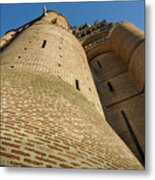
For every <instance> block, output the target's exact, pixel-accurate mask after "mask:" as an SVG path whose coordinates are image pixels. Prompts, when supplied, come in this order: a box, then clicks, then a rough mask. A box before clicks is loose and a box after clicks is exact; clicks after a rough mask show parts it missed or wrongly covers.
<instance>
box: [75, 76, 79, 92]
mask: <svg viewBox="0 0 155 180" xmlns="http://www.w3.org/2000/svg"><path fill="white" fill-rule="evenodd" d="M75 84H76V89H77V90H78V91H80V86H79V81H78V80H77V79H76V80H75Z"/></svg>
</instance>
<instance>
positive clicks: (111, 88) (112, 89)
mask: <svg viewBox="0 0 155 180" xmlns="http://www.w3.org/2000/svg"><path fill="white" fill-rule="evenodd" d="M107 85H108V88H109V90H110V91H111V92H113V91H114V88H113V86H112V84H111V83H110V82H107Z"/></svg>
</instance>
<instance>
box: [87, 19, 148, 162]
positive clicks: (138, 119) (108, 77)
mask: <svg viewBox="0 0 155 180" xmlns="http://www.w3.org/2000/svg"><path fill="white" fill-rule="evenodd" d="M92 44H93V43H92ZM144 47H145V41H144V32H143V31H142V30H140V29H138V28H137V27H135V26H134V25H132V24H131V23H129V22H123V23H120V24H118V25H117V26H115V27H114V28H113V29H112V30H111V32H110V38H109V40H107V41H105V42H103V43H102V44H100V45H96V46H91V48H90V49H88V50H86V53H87V57H88V61H89V64H90V67H91V71H92V74H93V77H94V79H95V83H96V87H97V90H98V93H99V96H100V100H101V103H102V106H103V109H104V112H105V115H106V120H107V121H108V122H109V124H110V125H111V126H112V127H113V129H114V130H115V131H116V132H117V133H118V135H119V136H120V137H121V138H122V139H123V140H124V142H125V143H126V144H127V145H128V147H130V149H131V150H132V151H133V153H134V154H135V155H136V156H137V157H138V159H139V160H140V161H141V162H142V163H143V164H144V151H145V150H144V149H145V148H144V146H145V145H144V139H145V137H144V131H145V130H144V129H145V128H144V124H145V123H144V117H145V114H144V112H145V110H144V83H145V82H144V74H145V70H144V64H145V63H144Z"/></svg>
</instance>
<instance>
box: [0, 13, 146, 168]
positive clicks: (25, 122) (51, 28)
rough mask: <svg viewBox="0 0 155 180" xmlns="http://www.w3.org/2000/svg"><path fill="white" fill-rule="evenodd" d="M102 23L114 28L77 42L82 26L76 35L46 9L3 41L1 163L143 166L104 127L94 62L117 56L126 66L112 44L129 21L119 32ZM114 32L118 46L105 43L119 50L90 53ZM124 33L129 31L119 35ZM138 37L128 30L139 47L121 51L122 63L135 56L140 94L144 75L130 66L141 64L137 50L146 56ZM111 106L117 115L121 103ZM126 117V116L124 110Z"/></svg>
mask: <svg viewBox="0 0 155 180" xmlns="http://www.w3.org/2000/svg"><path fill="white" fill-rule="evenodd" d="M104 23H105V22H104ZM104 26H105V27H107V26H108V27H109V32H108V31H107V32H104V31H102V30H101V32H99V33H97V34H96V35H92V34H91V32H90V34H91V35H90V34H89V33H88V37H86V36H85V35H84V36H83V37H82V38H81V37H80V38H76V37H75V36H77V34H79V32H81V31H83V29H81V30H79V29H77V28H74V30H73V29H71V28H70V26H69V24H68V21H67V19H66V18H65V17H64V16H63V15H61V14H59V13H57V12H54V11H47V12H44V14H43V15H42V16H40V17H39V18H37V19H35V20H33V21H31V22H29V23H27V24H25V25H24V26H22V27H20V28H18V29H17V30H12V31H9V32H8V33H6V34H5V35H4V37H2V39H1V43H2V47H1V88H2V89H1V146H0V155H1V166H24V167H25V166H28V167H58V168H59V167H63V168H100V169H143V166H142V165H141V163H140V162H139V161H138V160H137V158H136V157H135V156H134V154H133V153H132V152H131V150H130V149H129V148H128V147H127V146H126V145H125V143H124V142H123V141H122V140H121V139H120V137H119V136H118V135H117V134H116V132H115V131H114V130H113V129H112V128H111V127H110V125H109V124H108V123H107V121H106V119H105V116H104V113H103V107H102V106H103V104H102V103H100V100H99V97H98V93H97V90H96V86H97V87H99V85H100V82H99V80H100V77H102V76H100V75H99V76H98V73H97V72H96V71H95V73H94V69H93V68H94V67H95V65H93V62H95V61H97V62H98V60H96V59H95V58H98V57H99V56H97V53H98V52H99V51H100V54H101V56H102V55H103V56H104V57H105V58H106V57H107V58H108V60H109V61H110V59H112V57H113V56H114V57H116V60H117V61H118V64H119V63H120V65H121V62H120V57H117V55H116V54H117V51H119V48H118V49H117V48H116V49H115V47H118V46H119V45H118V44H117V45H115V38H117V33H119V28H122V31H123V30H124V29H123V28H124V24H123V25H118V26H117V27H115V29H114V30H113V25H107V24H106V25H104ZM84 29H86V28H84ZM106 29H107V28H106ZM87 30H91V27H89V28H87ZM73 31H74V32H73ZM111 31H112V35H111V36H112V37H113V38H112V39H113V40H114V43H113V41H111V40H110V41H109V40H108V42H107V44H110V46H111V45H113V46H111V47H112V48H113V49H114V50H115V53H114V52H113V53H108V52H109V51H108V52H107V51H106V53H105V54H103V51H105V50H107V49H106V48H107V47H105V48H104V47H103V46H105V43H101V44H102V45H101V47H100V48H97V49H96V50H95V47H96V46H94V48H93V49H92V50H91V42H95V41H96V40H98V39H100V40H102V39H103V38H104V37H105V34H106V33H107V34H106V39H108V38H109V35H110V32H111ZM117 31H118V32H117ZM135 31H136V30H135ZM123 32H124V31H123ZM125 33H126V30H125V32H124V34H123V33H122V35H124V36H125ZM135 33H136V32H135ZM99 36H100V38H99ZM133 36H134V35H133ZM92 38H93V41H92ZM122 38H123V37H122ZM135 38H136V37H135ZM136 40H137V41H136ZM136 40H135V39H134V38H133V37H132V33H131V41H130V42H131V44H132V41H133V42H135V44H134V45H137V46H136V47H137V49H136V50H134V52H133V51H132V53H133V55H132V56H130V53H129V54H128V51H127V52H126V54H125V53H123V52H122V51H124V50H122V51H121V50H120V51H119V53H120V52H121V53H122V55H123V56H125V57H124V60H125V61H123V62H124V63H126V58H127V59H131V60H130V61H131V64H130V65H129V71H131V72H132V73H133V74H134V75H135V79H136V81H137V83H138V84H139V85H140V86H139V88H140V89H141V90H142V89H143V79H141V78H140V77H141V73H138V74H137V71H136V69H134V68H133V66H135V63H136V62H139V58H140V57H139V56H138V55H137V54H138V52H139V51H142V49H141V48H142V43H140V42H139V39H138V38H137V39H136ZM120 41H121V39H120ZM120 41H118V43H120ZM126 43H127V42H126ZM136 43H137V44H136ZM120 44H121V43H120ZM82 45H83V46H82ZM138 45H139V46H138ZM87 46H89V47H88V48H86V47H87ZM106 46H108V45H106ZM83 47H84V48H83ZM122 48H123V47H122ZM133 48H134V49H135V47H133ZM103 49H104V50H103ZM119 53H118V54H119ZM86 55H87V56H86ZM129 56H130V58H129ZM87 57H88V58H87ZM135 59H136V60H135ZM128 61H129V60H128ZM135 61H136V62H135ZM100 63H101V62H100ZM105 63H106V62H105ZM139 63H140V64H141V62H139ZM98 65H99V64H98ZM100 65H101V64H100ZM101 66H102V65H101ZM103 66H104V65H103ZM136 67H137V66H136ZM138 67H139V65H138ZM90 68H91V70H92V72H93V73H91V71H90ZM121 68H124V64H123V65H121ZM121 68H120V69H121ZM121 71H122V69H121ZM112 72H113V70H112ZM114 72H115V70H114ZM118 72H119V70H118V71H117V73H116V74H119V73H120V72H119V73H118ZM105 73H106V72H105ZM107 73H108V72H107ZM92 74H93V76H92ZM116 74H115V76H116ZM101 75H102V74H101ZM103 76H104V75H103ZM107 76H108V77H109V76H112V75H111V74H110V75H107ZM107 76H105V78H106V77H107ZM94 80H95V82H96V86H95V83H94ZM106 80H107V79H106ZM109 88H111V89H113V86H112V85H110V84H109ZM97 89H100V88H97ZM105 92H106V91H105ZM141 95H142V94H140V96H141ZM99 96H101V95H100V93H99ZM106 96H107V99H106V98H105V97H106ZM101 97H102V96H101ZM105 97H104V98H105V99H104V100H103V101H104V102H107V103H108V101H110V103H111V101H112V100H109V99H108V98H110V97H109V94H108V92H107V94H105ZM117 98H119V97H116V99H117ZM139 98H140V97H139ZM101 102H102V101H101ZM110 103H109V104H110ZM109 104H108V105H109ZM110 105H111V104H110ZM120 106H121V105H120ZM106 107H107V106H106ZM124 107H125V106H124ZM111 108H115V109H114V110H116V111H117V109H118V108H119V104H118V106H117V107H115V106H114V107H110V108H108V110H106V112H107V111H111V110H112V109H111ZM114 112H115V111H114ZM121 112H122V115H123V114H124V116H125V112H124V111H123V110H122V111H121ZM133 116H134V115H133ZM116 117H117V116H116ZM117 118H118V119H119V116H118V117H117ZM117 126H118V125H117ZM116 129H117V128H116ZM120 129H121V128H120ZM121 133H122V132H121Z"/></svg>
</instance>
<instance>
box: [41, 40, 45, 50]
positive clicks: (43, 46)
mask: <svg viewBox="0 0 155 180" xmlns="http://www.w3.org/2000/svg"><path fill="white" fill-rule="evenodd" d="M45 46H46V40H44V41H43V43H42V46H41V47H42V48H45Z"/></svg>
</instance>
